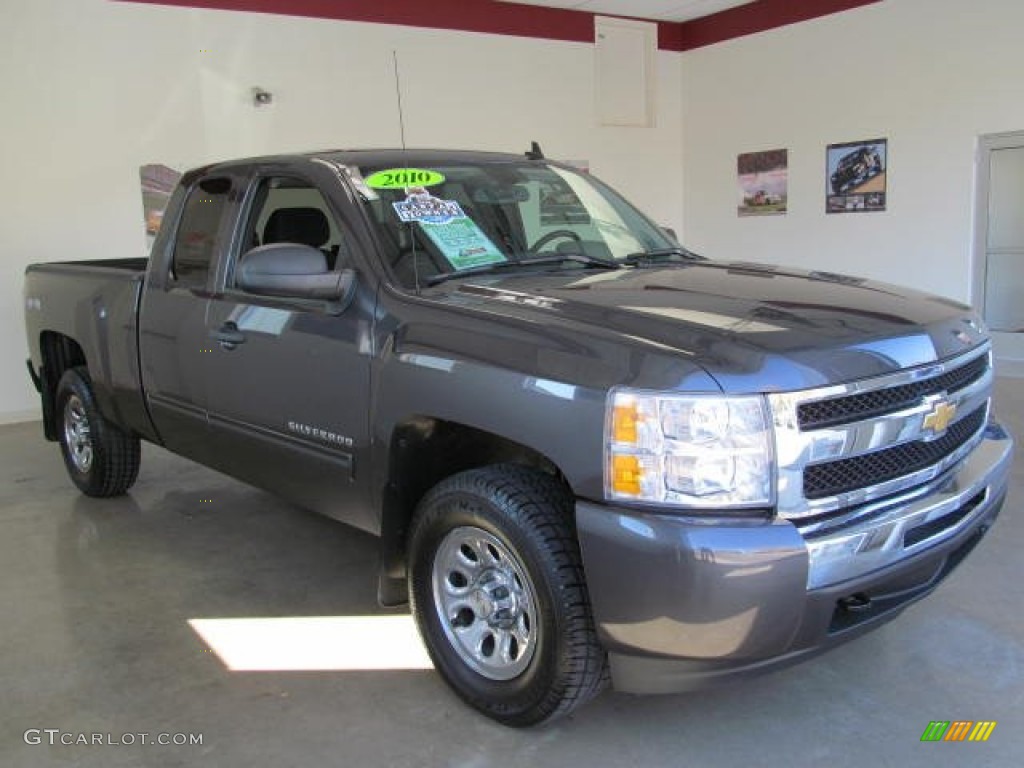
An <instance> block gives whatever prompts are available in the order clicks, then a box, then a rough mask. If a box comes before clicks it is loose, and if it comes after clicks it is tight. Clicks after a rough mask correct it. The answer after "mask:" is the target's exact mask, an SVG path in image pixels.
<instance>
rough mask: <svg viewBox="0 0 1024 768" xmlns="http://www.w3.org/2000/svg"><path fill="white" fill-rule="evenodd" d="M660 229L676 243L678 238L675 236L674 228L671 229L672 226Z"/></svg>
mask: <svg viewBox="0 0 1024 768" xmlns="http://www.w3.org/2000/svg"><path fill="white" fill-rule="evenodd" d="M661 231H662V232H664V233H665V234H666V235H668V236H669V237H671V238H672V242H673V243H678V242H679V238H678V237H676V231H675V230H674V229H672V227H662V228H661Z"/></svg>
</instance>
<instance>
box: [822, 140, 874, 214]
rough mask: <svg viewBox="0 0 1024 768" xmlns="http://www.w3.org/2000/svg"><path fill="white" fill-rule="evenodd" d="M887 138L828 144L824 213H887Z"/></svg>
mask: <svg viewBox="0 0 1024 768" xmlns="http://www.w3.org/2000/svg"><path fill="white" fill-rule="evenodd" d="M888 144H889V142H888V139H871V140H868V141H853V142H848V143H845V144H829V145H828V148H827V149H826V152H825V212H826V213H859V212H863V211H884V210H885V203H886V183H887V178H886V176H887V173H886V171H887V168H888V155H889V152H888V149H889V148H888Z"/></svg>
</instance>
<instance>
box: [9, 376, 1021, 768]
mask: <svg viewBox="0 0 1024 768" xmlns="http://www.w3.org/2000/svg"><path fill="white" fill-rule="evenodd" d="M997 410H998V412H999V413H1000V414H1001V416H1002V417H1003V419H1004V421H1005V422H1006V423H1007V424H1008V425H1009V426H1010V427H1011V429H1012V431H1013V432H1014V433H1015V434H1016V435H1018V436H1024V380H1020V379H1016V380H1014V379H1002V380H1000V381H999V383H998V397H997ZM0 465H2V467H3V469H2V477H3V482H2V484H0V627H2V629H0V697H2V698H0V702H2V703H0V710H2V712H3V716H2V717H0V765H3V766H17V767H18V768H23V767H25V768H27V767H29V766H36V765H76V766H102V767H103V768H115V767H116V766H128V765H149V766H177V765H181V766H186V765H188V766H191V765H198V764H205V765H216V766H245V767H246V768H251V767H252V766H264V765H266V766H282V765H305V766H326V765H345V766H349V765H351V766H389V767H390V766H421V765H422V766H466V767H472V768H483V767H484V766H547V765H551V766H574V765H579V766H588V768H589V767H591V766H594V767H596V766H616V768H619V767H621V766H624V765H632V766H659V768H661V767H663V766H683V765H694V766H709V765H714V766H716V767H717V766H733V765H735V766H757V765H772V766H776V765H788V766H796V765H816V766H817V765H836V766H845V765H865V766H911V765H921V766H929V767H930V766H936V765H977V766H997V765H1007V766H1009V765H1020V764H1021V758H1020V755H1021V754H1022V753H1024V622H1022V619H1021V612H1020V611H1021V607H1022V601H1021V595H1022V589H1021V555H1020V553H1021V550H1022V547H1024V517H1022V515H1021V510H1020V507H1021V501H1022V499H1024V461H1022V460H1021V459H1020V458H1018V460H1017V462H1016V464H1015V466H1014V480H1013V488H1012V490H1011V495H1010V500H1009V502H1008V504H1007V506H1006V507H1005V508H1004V512H1003V516H1002V518H1001V520H1000V522H999V524H998V526H997V527H996V528H995V529H994V530H993V533H992V534H991V535H990V536H989V537H988V538H987V540H986V541H984V542H983V543H982V544H981V545H980V546H979V548H978V549H977V550H975V552H974V554H973V556H972V557H970V558H968V560H967V561H966V562H965V563H964V565H962V566H961V567H960V569H959V570H958V571H957V572H956V573H955V574H954V575H953V576H952V577H950V579H949V580H948V581H947V582H946V584H945V585H943V586H942V587H941V588H940V589H939V590H938V591H937V592H936V594H934V595H933V596H932V597H930V598H929V599H927V600H925V601H924V602H922V603H920V604H918V605H916V606H914V607H912V608H910V609H909V610H907V611H906V612H905V613H904V614H903V615H902V616H901V617H900V618H898V619H897V620H896V621H895V622H893V623H891V624H889V625H887V626H886V627H884V628H882V629H881V630H879V631H877V632H875V633H873V634H871V635H869V636H867V637H865V638H862V639H860V640H858V641H857V642H854V643H851V644H848V645H846V646H843V647H841V648H838V649H836V650H835V651H833V652H832V653H830V654H826V655H825V656H822V657H819V658H817V659H814V660H812V661H809V662H806V663H804V664H802V665H799V666H796V667H793V668H790V669H788V670H785V671H782V672H777V673H774V674H771V675H769V676H766V677H762V678H759V679H757V680H754V681H750V682H746V683H742V684H737V685H734V686H731V687H728V688H724V689H721V690H717V691H713V692H706V693H698V694H690V695H685V696H669V697H649V698H641V697H632V696H627V695H623V694H615V693H608V694H605V695H604V696H602V697H601V698H600V699H599V700H597V701H596V702H594V703H592V704H591V705H589V706H588V707H586V708H584V709H583V710H582V711H580V712H579V713H577V715H576V716H574V717H573V718H572V719H569V720H566V721H562V722H560V723H557V724H555V725H553V726H549V727H546V728H540V729H534V730H531V731H514V730H509V729H505V728H502V727H500V726H497V725H495V724H492V723H491V722H490V721H487V720H485V719H484V718H482V717H479V716H477V715H476V714H475V713H473V712H471V711H469V710H468V709H466V708H465V707H464V706H463V705H462V704H461V703H460V702H459V701H458V700H457V699H456V698H455V697H454V696H453V695H452V694H450V693H449V692H448V690H447V688H446V687H445V686H444V685H443V684H442V683H441V681H440V679H439V678H438V677H436V675H435V674H434V673H433V672H432V671H429V670H366V671H341V670H334V671H287V670H284V671H263V672H239V671H230V670H229V669H228V668H226V667H225V665H224V664H223V663H222V662H221V659H220V657H218V656H217V655H216V654H214V653H211V652H210V649H209V647H208V646H207V645H206V644H205V643H204V642H203V641H202V640H201V639H200V637H199V636H198V635H197V634H196V633H195V632H194V631H193V630H192V629H191V628H190V625H189V624H188V623H187V622H188V620H189V619H195V618H216V617H288V616H381V615H394V614H399V613H401V612H400V611H398V612H396V611H383V610H381V609H379V608H378V607H377V606H376V603H375V582H374V562H375V549H374V539H372V538H371V537H369V536H367V535H365V534H362V533H358V532H355V531H352V530H349V529H347V528H345V527H344V526H341V525H338V524H336V523H333V522H331V521H329V520H326V519H322V518H319V517H317V516H314V515H312V514H309V513H306V512H303V511H302V510H299V509H296V508H294V507H291V506H289V505H287V504H284V503H282V502H280V501H278V500H276V499H274V498H273V497H271V496H269V495H267V494H264V493H261V492H259V491H255V490H253V489H250V488H248V487H247V486H243V485H241V484H238V483H236V482H234V481H232V480H229V479H227V478H225V477H223V476H222V475H219V474H217V473H214V472H211V471H209V470H206V469H204V468H202V467H199V466H197V465H195V464H192V463H190V462H188V461H185V460H183V459H180V458H177V457H175V456H172V455H170V454H168V453H166V452H165V451H162V450H160V449H157V448H153V447H152V446H147V447H146V448H145V449H144V460H143V470H142V474H141V476H140V478H139V482H138V483H137V485H136V486H135V488H134V489H133V490H132V492H131V495H130V496H128V497H125V498H122V499H117V500H112V501H96V500H92V499H87V498H85V497H83V496H81V495H79V494H78V492H77V491H76V490H75V489H74V487H73V486H72V485H71V483H70V481H68V480H67V479H66V477H65V474H64V468H63V465H62V463H61V460H60V456H59V453H58V450H57V448H56V446H54V445H52V444H47V443H45V442H44V441H43V440H42V438H41V436H40V434H39V428H38V425H36V424H25V425H16V426H8V427H3V428H0ZM399 621H401V620H399ZM406 640H409V641H410V642H413V643H414V642H415V641H413V640H411V633H410V635H409V636H408V637H406ZM285 650H287V649H285ZM295 661H296V662H297V665H298V666H301V662H302V659H298V660H295ZM956 719H963V720H996V721H998V726H997V727H996V729H995V731H994V732H993V734H992V737H991V739H990V740H989V742H988V743H985V744H971V743H962V744H946V743H929V744H922V743H921V742H920V741H919V739H920V737H921V734H922V732H923V730H924V728H925V726H926V725H927V724H928V722H929V721H930V720H956ZM30 728H35V729H46V728H51V729H59V730H60V732H61V733H65V734H72V735H77V734H79V733H85V734H91V733H111V734H113V736H114V738H115V739H117V740H121V739H122V736H121V735H122V734H125V733H140V732H148V733H151V734H153V737H154V738H155V735H156V734H158V733H161V732H164V733H178V732H183V733H201V734H202V736H203V743H202V745H201V746H152V745H148V746H142V745H139V744H135V745H132V746H124V745H89V746H82V745H79V746H48V745H47V744H46V742H45V739H46V738H48V737H47V736H46V735H45V734H43V735H42V738H43V739H44V742H43V744H39V745H29V744H26V743H25V741H24V737H23V734H24V733H25V731H26V729H30ZM57 738H58V739H59V738H60V737H59V736H58V737H57ZM137 738H138V737H137Z"/></svg>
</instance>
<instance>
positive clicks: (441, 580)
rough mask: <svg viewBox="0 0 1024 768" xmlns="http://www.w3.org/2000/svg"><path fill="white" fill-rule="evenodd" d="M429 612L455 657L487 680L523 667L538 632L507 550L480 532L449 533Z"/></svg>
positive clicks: (527, 585) (528, 585)
mask: <svg viewBox="0 0 1024 768" xmlns="http://www.w3.org/2000/svg"><path fill="white" fill-rule="evenodd" d="M432 570H433V573H432V582H433V592H434V609H435V610H436V611H437V618H438V620H439V621H440V623H441V627H442V629H443V630H444V634H445V637H447V638H448V642H449V643H450V644H451V647H452V649H453V650H454V651H455V653H456V654H458V656H459V658H460V659H461V660H462V661H463V662H464V663H465V664H466V665H467V666H468V667H469V668H470V669H472V670H473V671H475V672H478V673H479V674H481V675H483V676H484V677H486V678H488V679H490V680H511V679H512V678H514V677H517V676H518V675H520V674H522V673H523V671H524V670H525V669H526V668H527V667H528V666H529V664H530V660H531V659H532V658H533V655H534V653H535V651H536V648H537V632H538V630H539V623H538V616H537V603H536V599H535V597H534V594H535V589H534V587H533V584H532V582H531V581H530V578H529V576H528V575H527V572H526V569H525V568H524V567H523V566H522V564H521V563H520V562H519V560H518V558H516V557H515V555H513V554H512V552H511V550H510V549H509V548H508V547H507V546H505V545H504V544H503V543H502V542H501V541H500V540H499V539H497V538H496V537H495V536H493V535H492V534H490V533H488V532H487V531H484V530H482V529H480V528H476V527H472V526H463V527H460V528H455V529H453V530H452V531H450V532H449V533H448V534H447V535H446V536H445V537H444V539H443V540H442V541H441V545H440V546H439V547H438V549H437V555H436V556H435V557H434V565H433V569H432Z"/></svg>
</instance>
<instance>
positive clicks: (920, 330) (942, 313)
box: [438, 261, 986, 393]
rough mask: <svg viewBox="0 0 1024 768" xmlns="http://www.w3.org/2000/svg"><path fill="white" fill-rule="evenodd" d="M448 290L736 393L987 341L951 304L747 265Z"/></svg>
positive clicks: (528, 277) (486, 283)
mask: <svg viewBox="0 0 1024 768" xmlns="http://www.w3.org/2000/svg"><path fill="white" fill-rule="evenodd" d="M443 292H444V294H445V295H444V297H443V299H442V300H443V301H445V302H446V303H451V304H457V305H461V306H464V307H475V308H476V309H478V310H491V311H495V312H500V313H501V314H504V315H511V316H519V317H521V318H522V319H524V320H527V321H531V322H541V323H544V324H545V325H547V326H552V325H555V326H562V328H563V329H564V330H571V331H573V332H574V333H588V332H590V333H603V334H609V333H610V334H613V335H617V336H619V337H620V338H621V340H622V341H623V343H634V344H636V343H642V344H646V345H651V344H654V345H657V346H658V347H659V348H661V349H662V351H669V350H671V351H676V352H678V353H679V354H680V355H682V356H685V358H686V359H687V360H688V361H689V362H691V363H695V364H696V365H698V366H700V367H701V368H703V369H704V371H706V372H707V373H708V374H709V375H710V376H712V377H713V378H714V379H715V380H716V381H717V382H718V384H719V385H720V386H721V387H722V389H723V391H726V392H733V393H741V392H770V391H791V390H797V389H805V388H808V387H819V386H826V385H830V384H836V383H840V382H850V381H853V380H856V379H862V378H867V377H872V376H878V375H881V374H885V373H890V372H892V371H895V370H899V369H902V368H908V367H912V366H917V365H924V364H927V363H931V362H935V361H936V360H941V359H945V358H949V357H952V356H955V355H957V354H960V353H962V352H965V351H967V350H968V349H970V348H973V347H976V346H978V345H979V344H982V343H983V342H984V341H985V338H986V336H985V331H984V329H983V326H982V324H981V323H980V321H979V320H978V318H977V317H976V315H975V314H974V313H973V312H972V310H971V309H970V308H969V307H967V306H964V305H963V304H959V303H957V302H955V301H952V300H950V299H945V298H941V297H936V296H930V295H927V294H923V293H920V292H916V291H912V290H909V289H905V288H899V287H896V286H892V285H886V284H883V283H876V282H872V281H868V280H863V279H860V278H853V277H848V276H845V275H838V274H833V273H826V272H807V271H801V270H795V269H788V268H782V267H774V266H766V265H756V264H748V263H736V262H733V263H730V262H718V261H701V262H694V263H688V264H681V265H671V266H665V267H657V268H626V269H621V270H615V271H601V272H598V271H587V272H585V273H581V272H578V271H574V272H572V273H560V274H555V275H552V274H550V273H544V274H523V275H514V274H513V275H488V276H477V277H473V278H465V279H462V280H457V281H453V282H449V283H446V284H444V291H443ZM438 298H441V297H440V296H438Z"/></svg>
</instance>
